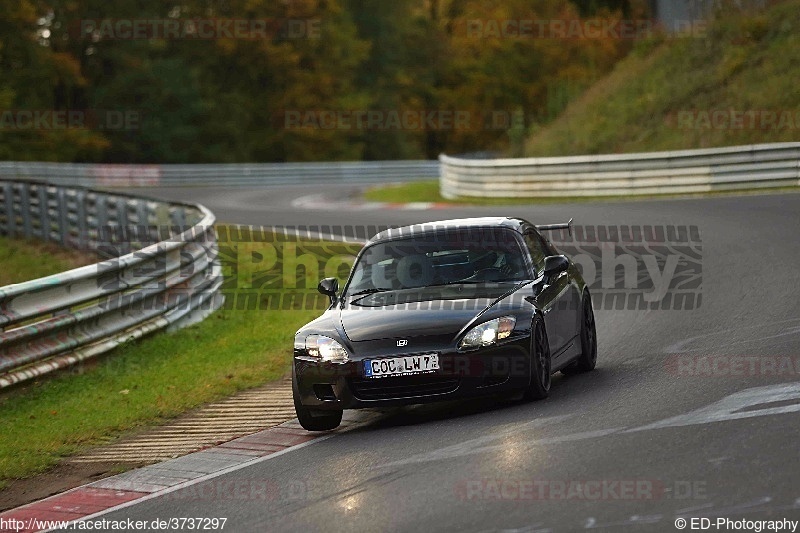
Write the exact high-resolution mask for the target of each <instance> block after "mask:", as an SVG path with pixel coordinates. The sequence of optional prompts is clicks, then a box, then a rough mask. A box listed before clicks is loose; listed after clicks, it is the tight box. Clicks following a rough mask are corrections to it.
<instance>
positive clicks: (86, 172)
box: [0, 161, 439, 187]
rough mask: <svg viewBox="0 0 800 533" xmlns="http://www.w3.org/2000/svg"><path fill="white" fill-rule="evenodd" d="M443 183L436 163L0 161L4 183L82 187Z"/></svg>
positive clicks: (0, 175) (0, 172)
mask: <svg viewBox="0 0 800 533" xmlns="http://www.w3.org/2000/svg"><path fill="white" fill-rule="evenodd" d="M438 177H439V162H438V161H364V162H333V163H251V164H229V165H98V164H84V163H40V162H17V161H0V179H4V178H5V179H10V180H19V179H32V180H45V181H49V182H52V183H59V184H63V185H81V186H84V187H157V186H164V187H172V186H175V187H179V186H188V185H221V186H266V185H304V184H323V183H355V184H358V183H389V182H392V181H410V180H415V179H435V178H438Z"/></svg>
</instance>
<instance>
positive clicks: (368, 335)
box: [339, 284, 515, 342]
mask: <svg viewBox="0 0 800 533" xmlns="http://www.w3.org/2000/svg"><path fill="white" fill-rule="evenodd" d="M514 287H515V284H496V285H494V286H492V287H488V288H487V287H485V286H484V287H480V288H475V287H469V288H466V289H464V288H461V289H459V290H456V289H453V288H449V287H448V288H447V289H444V290H441V291H437V292H436V293H433V294H431V293H427V294H425V295H424V297H423V295H421V294H409V293H406V294H403V291H397V292H398V293H400V294H395V293H382V294H377V295H373V296H369V297H367V298H365V299H362V300H357V301H356V303H355V304H347V305H345V306H344V307H343V308H341V309H339V318H340V320H341V324H342V327H343V328H344V331H345V333H346V334H347V337H348V338H349V339H350V340H351V341H353V342H361V341H371V340H378V339H392V338H412V337H424V336H430V335H436V336H439V335H448V336H454V335H455V334H457V333H458V332H459V331H461V330H462V329H463V328H464V327H465V326H466V325H467V324H469V323H470V322H471V321H472V320H473V319H474V318H475V317H476V316H478V315H480V314H482V313H484V312H485V311H486V310H487V309H488V308H489V307H491V306H492V305H494V304H495V303H496V302H497V301H498V299H501V298H502V297H504V296H506V295H508V294H509V292H511V291H513V290H514ZM359 304H361V305H359ZM381 304H385V305H381Z"/></svg>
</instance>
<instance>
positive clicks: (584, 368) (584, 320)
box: [562, 291, 597, 375]
mask: <svg viewBox="0 0 800 533" xmlns="http://www.w3.org/2000/svg"><path fill="white" fill-rule="evenodd" d="M596 366H597V331H596V329H595V323H594V311H593V310H592V297H591V296H590V295H589V292H588V291H586V292H585V293H584V294H583V309H582V313H581V355H580V356H578V359H576V360H575V362H574V363H572V364H571V365H569V366H568V367H566V368H564V369H563V370H562V372H563V373H564V374H567V375H570V374H580V373H583V372H589V371H591V370H594V368H595V367H596Z"/></svg>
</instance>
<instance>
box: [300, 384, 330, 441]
mask: <svg viewBox="0 0 800 533" xmlns="http://www.w3.org/2000/svg"><path fill="white" fill-rule="evenodd" d="M292 399H293V400H294V412H295V413H297V421H298V422H300V425H301V426H303V429H306V430H308V431H328V430H331V429H336V428H337V427H339V424H341V423H342V411H341V409H340V410H337V411H322V410H319V409H310V408H308V407H306V406H305V405H303V404H302V403H300V396H299V394H298V392H297V387H296V386H295V384H294V383H292Z"/></svg>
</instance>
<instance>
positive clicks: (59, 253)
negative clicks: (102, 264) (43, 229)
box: [0, 237, 97, 287]
mask: <svg viewBox="0 0 800 533" xmlns="http://www.w3.org/2000/svg"><path fill="white" fill-rule="evenodd" d="M96 261H97V258H96V257H95V256H94V255H93V254H90V253H81V252H76V251H74V250H65V249H64V248H60V247H59V246H57V245H55V244H52V243H45V242H40V241H34V240H20V239H9V238H7V237H0V265H2V268H1V269H0V287H3V286H5V285H10V284H12V283H22V282H23V281H28V280H32V279H36V278H42V277H44V276H49V275H51V274H57V273H58V272H63V271H64V270H70V269H73V268H77V267H80V266H84V265H90V264H92V263H94V262H96Z"/></svg>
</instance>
